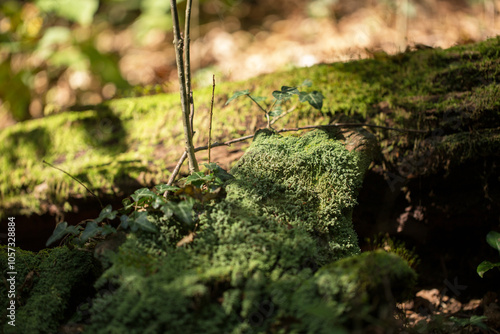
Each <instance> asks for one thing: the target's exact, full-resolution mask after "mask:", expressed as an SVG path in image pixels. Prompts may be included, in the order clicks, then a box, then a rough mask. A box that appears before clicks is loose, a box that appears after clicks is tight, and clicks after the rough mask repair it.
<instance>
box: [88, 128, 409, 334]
mask: <svg viewBox="0 0 500 334" xmlns="http://www.w3.org/2000/svg"><path fill="white" fill-rule="evenodd" d="M337 136H338V132H336V131H322V130H317V131H313V132H311V133H308V134H305V135H304V136H302V137H282V136H279V135H277V134H275V133H273V132H271V131H262V132H259V133H257V135H256V137H255V139H254V142H253V144H252V146H251V147H250V149H249V150H248V151H247V153H246V154H245V156H244V158H242V160H241V161H240V163H238V165H237V166H236V167H235V168H234V169H233V170H232V174H233V175H234V177H235V178H234V179H232V180H230V181H229V182H228V183H227V184H226V186H225V190H226V192H227V196H226V198H225V199H223V200H221V201H220V202H217V203H211V204H207V205H205V206H204V208H203V210H202V211H201V213H200V215H199V220H198V226H199V227H198V230H197V232H196V237H195V238H194V241H192V242H191V243H188V244H187V245H185V246H182V247H176V245H175V243H173V244H172V243H171V242H168V240H170V238H171V237H172V235H174V234H175V233H176V232H175V230H176V228H177V227H176V226H175V224H174V223H173V222H172V221H169V220H168V219H162V218H161V217H157V216H153V215H151V216H149V218H150V219H151V221H154V223H155V224H156V225H157V226H158V227H159V230H161V231H163V232H162V233H165V235H166V237H165V238H163V239H165V240H163V239H162V237H161V235H162V233H161V234H160V236H158V235H157V236H153V235H151V234H149V233H147V232H140V233H135V234H131V235H129V237H128V240H127V241H126V242H125V244H123V245H122V246H121V248H120V250H119V251H118V253H116V254H115V255H111V256H110V260H111V262H112V266H111V267H110V268H109V269H108V270H107V271H106V273H105V274H104V276H103V277H102V279H101V280H100V281H99V284H104V283H105V282H106V279H107V280H110V281H112V282H113V283H115V284H117V285H118V286H119V288H118V289H117V290H116V291H114V292H113V293H110V294H107V295H105V296H103V297H99V298H97V299H95V300H94V302H93V305H92V309H91V314H92V316H91V318H90V322H91V324H90V325H89V326H87V328H86V331H87V332H89V333H122V332H127V333H148V332H151V333H153V332H154V333H157V332H165V333H167V332H168V333H180V332H189V333H201V332H203V333H220V332H225V333H260V332H270V331H271V332H273V331H274V332H280V331H283V330H285V331H286V329H287V328H292V327H293V328H294V331H292V332H303V331H304V330H306V329H308V328H309V327H310V326H311V325H310V323H309V322H308V321H306V320H303V319H302V318H301V315H302V314H303V312H304V311H303V308H301V306H300V305H301V303H302V299H303V298H306V296H305V294H304V293H302V292H300V291H301V290H300V289H301V286H302V285H303V284H304V283H305V282H310V283H309V284H312V285H314V284H317V281H318V280H321V279H322V277H323V276H315V275H314V273H315V272H316V271H317V270H318V268H320V267H321V266H322V265H324V264H326V263H328V262H331V261H334V260H338V259H341V258H346V257H350V256H353V255H356V254H358V253H359V247H358V244H357V237H356V234H355V233H354V231H353V229H352V223H351V218H350V217H351V216H350V214H351V210H352V208H353V206H354V205H355V203H356V200H355V196H356V191H357V189H358V188H359V186H360V185H361V181H362V176H363V173H364V171H365V168H366V167H367V166H366V164H364V163H362V162H361V161H364V160H363V159H361V158H360V154H361V153H359V152H357V151H351V152H349V151H348V150H347V149H346V148H345V147H344V145H343V144H342V143H340V142H339V141H338V140H336V138H337ZM169 227H171V229H172V231H169ZM131 252H133V253H134V254H133V256H131V254H130V253H131ZM384 256H387V257H390V258H391V259H392V256H393V255H389V254H387V255H385V254H384V255H382V256H381V257H380V258H379V257H377V259H376V262H377V263H379V261H380V263H382V264H380V267H383V266H384V265H386V262H391V261H390V260H387V259H386V257H384ZM363 259H364V257H363ZM353 261H354V262H356V261H355V260H353ZM384 261H385V262H384ZM358 262H359V265H360V266H365V265H366V261H365V260H362V259H360V260H357V262H356V263H358ZM403 263H404V262H403ZM378 266H379V265H378V264H374V265H373V266H371V267H370V266H367V267H366V268H371V269H374V270H378ZM375 267H376V268H375ZM388 268H389V269H387V270H389V271H390V270H392V266H388ZM356 270H357V272H358V273H363V272H364V271H363V269H361V268H358V269H356ZM398 270H399V269H398ZM408 270H409V271H410V272H411V270H410V269H408ZM402 271H403V272H404V270H402ZM405 275H406V272H404V273H403V274H402V276H401V277H403V276H405ZM360 277H361V281H358V280H359V279H360V278H359V277H356V276H349V275H347V274H346V273H343V274H342V275H340V274H339V277H338V278H339V279H341V281H342V282H344V280H345V279H347V278H348V279H349V280H352V281H353V283H352V284H353V285H354V286H360V287H364V286H365V285H366V284H367V282H365V280H370V279H371V278H369V277H368V275H364V276H360ZM398 277H399V276H398ZM336 279H337V278H333V277H332V282H331V283H332V284H333V285H335V284H337V283H335V282H336V281H335V280H336ZM391 279H392V277H391ZM342 284H344V283H342ZM345 284H350V283H349V282H345ZM374 284H375V285H376V284H382V283H374ZM337 285H338V284H337ZM338 286H341V285H338ZM332 289H335V287H334V286H332ZM363 296H364V295H363ZM330 297H331V298H332V300H333V299H335V300H336V303H337V304H338V305H339V307H338V308H337V309H335V312H334V313H332V315H333V317H334V319H333V320H332V321H333V323H334V325H335V326H336V327H338V328H342V327H343V326H344V325H346V324H347V323H346V319H347V318H348V316H347V313H346V312H347V311H346V310H352V312H356V311H355V310H357V309H358V308H359V307H361V306H360V305H358V304H359V301H361V300H363V298H359V297H358V294H357V293H353V294H348V295H346V297H345V298H342V299H336V298H337V297H336V296H335V294H331V296H330ZM321 298H322V297H321V296H320V297H317V298H316V299H314V300H311V302H314V303H317V304H318V305H320V306H321V305H322V306H321V307H323V309H322V312H323V311H325V312H329V311H331V310H330V309H329V308H328V307H329V306H328V305H323V304H322V302H321V300H322V299H321ZM303 301H304V302H309V300H307V299H304V300H303ZM352 301H353V302H354V304H352V303H351V302H352ZM363 307H364V306H363ZM335 314H342V315H344V316H343V317H338V318H337V317H336V316H335ZM330 324H331V322H326V323H325V324H324V325H323V327H322V330H323V332H327V330H329V329H331V328H330V327H329V326H330ZM292 325H293V326H292ZM291 326H292V327H291Z"/></svg>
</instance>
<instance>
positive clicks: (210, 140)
mask: <svg viewBox="0 0 500 334" xmlns="http://www.w3.org/2000/svg"><path fill="white" fill-rule="evenodd" d="M212 80H213V86H212V104H211V105H210V123H209V125H208V163H210V145H211V144H212V116H213V114H214V95H215V74H214V75H212Z"/></svg>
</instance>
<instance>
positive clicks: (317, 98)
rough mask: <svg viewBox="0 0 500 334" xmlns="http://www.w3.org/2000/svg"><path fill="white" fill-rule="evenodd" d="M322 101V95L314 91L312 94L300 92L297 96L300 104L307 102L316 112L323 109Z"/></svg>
mask: <svg viewBox="0 0 500 334" xmlns="http://www.w3.org/2000/svg"><path fill="white" fill-rule="evenodd" d="M323 99H324V96H323V94H321V92H318V91H316V90H315V91H313V92H312V93H306V92H300V94H299V100H300V102H305V101H307V102H309V104H310V105H311V106H312V107H313V108H316V109H318V110H321V108H323Z"/></svg>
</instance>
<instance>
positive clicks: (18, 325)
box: [0, 246, 100, 334]
mask: <svg viewBox="0 0 500 334" xmlns="http://www.w3.org/2000/svg"><path fill="white" fill-rule="evenodd" d="M9 252H10V251H9ZM7 253H8V248H7V247H6V246H0V270H1V271H2V273H3V274H4V275H7V272H11V271H12V270H8V266H7V265H8V262H7ZM15 272H16V273H17V274H16V275H15V280H16V299H15V300H16V304H15V305H16V314H15V326H11V325H10V324H8V323H7V322H8V321H11V320H12V319H9V318H7V317H6V312H7V311H6V310H7V306H8V305H9V304H8V303H9V302H10V299H8V298H4V297H2V298H1V303H0V306H1V308H2V317H1V320H0V326H1V327H2V329H3V331H2V333H6V334H7V333H33V334H36V333H41V334H42V333H43V334H47V333H58V328H59V325H60V324H61V322H63V321H64V320H67V319H68V317H69V316H70V315H71V313H72V312H74V309H76V305H78V303H80V302H82V301H83V300H85V298H87V297H88V296H89V295H90V292H91V291H92V290H93V286H92V285H93V282H94V281H95V279H96V277H97V276H98V275H99V274H100V265H99V264H98V263H97V262H96V261H95V260H94V258H93V256H92V254H91V253H89V252H85V251H79V250H70V249H68V248H66V247H60V248H54V249H48V250H44V251H40V252H38V253H33V252H28V251H24V250H21V249H19V248H15ZM8 276H9V277H10V275H8ZM9 277H5V278H9ZM6 288H7V286H6V285H3V284H1V285H0V293H1V294H2V296H7V289H6Z"/></svg>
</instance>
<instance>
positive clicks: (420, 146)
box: [0, 37, 500, 216]
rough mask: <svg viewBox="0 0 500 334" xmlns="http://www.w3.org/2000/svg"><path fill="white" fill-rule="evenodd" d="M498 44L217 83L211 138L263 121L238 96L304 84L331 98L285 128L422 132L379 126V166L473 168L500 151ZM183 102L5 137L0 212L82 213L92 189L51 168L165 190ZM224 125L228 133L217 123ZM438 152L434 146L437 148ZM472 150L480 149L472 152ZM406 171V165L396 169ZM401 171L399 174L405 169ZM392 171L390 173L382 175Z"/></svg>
mask: <svg viewBox="0 0 500 334" xmlns="http://www.w3.org/2000/svg"><path fill="white" fill-rule="evenodd" d="M499 49H500V38H499V37H496V38H492V39H489V40H487V41H485V42H481V43H476V44H471V45H463V46H457V47H454V48H450V49H448V50H441V49H432V50H422V51H416V52H405V53H401V54H398V55H395V56H387V57H380V58H377V59H368V60H361V61H352V62H348V63H334V64H322V65H318V66H313V67H310V68H301V69H295V70H293V71H288V72H282V73H273V74H270V75H265V76H260V77H258V78H254V79H251V80H248V81H244V82H238V83H224V84H221V85H218V86H217V90H216V96H215V113H214V127H213V131H212V136H213V140H214V141H224V140H229V139H233V138H235V137H238V136H240V135H242V134H248V132H249V131H248V129H250V132H252V131H255V130H257V129H258V128H260V127H262V126H263V125H264V117H263V115H262V112H261V111H259V110H258V109H257V107H256V106H254V105H252V102H251V101H250V100H249V99H238V100H236V101H234V102H232V103H231V104H229V105H228V106H224V103H225V102H226V101H227V98H228V96H231V95H232V94H233V92H234V91H237V90H242V89H250V90H251V92H252V93H253V94H255V95H262V96H268V97H270V96H271V92H272V91H273V90H275V89H279V87H281V86H282V85H288V86H294V85H300V84H301V83H302V82H303V81H304V79H310V80H311V81H312V82H313V88H314V89H316V90H318V91H321V92H322V94H323V95H324V97H325V98H324V105H323V109H322V111H321V112H319V111H316V110H313V109H312V108H311V107H309V106H308V105H306V104H299V105H298V106H297V108H296V110H295V112H294V113H291V114H289V115H287V116H286V117H284V118H283V119H282V120H280V123H279V124H280V126H283V127H287V126H302V125H308V124H327V123H329V122H332V121H339V120H340V121H342V120H344V119H345V118H346V117H347V118H348V119H349V121H350V122H352V121H360V122H367V123H371V124H376V125H383V126H390V127H396V128H411V129H420V130H428V131H429V132H428V133H427V134H415V133H404V132H403V133H400V134H398V133H395V132H394V131H388V130H382V129H373V131H372V132H374V133H375V134H376V135H377V136H378V139H379V142H380V144H381V147H382V151H383V153H384V159H385V161H384V165H383V166H384V169H387V170H388V172H389V173H393V174H397V175H398V176H399V175H400V174H401V176H402V177H403V178H407V177H415V176H417V175H425V174H430V173H434V172H436V171H440V170H443V169H446V168H452V167H454V166H458V165H460V164H462V163H463V162H464V161H478V160H481V159H483V158H485V157H486V158H487V157H491V156H494V155H495V152H498V151H499V149H500V140H499V139H498V138H500V129H499V126H498V124H499V122H500V113H499V103H500V102H499V101H500V88H499V87H500V86H499V84H498V82H499V80H500V74H499V72H498V70H497V68H498V65H499V62H500V53H499V52H498V50H499ZM210 93H211V88H207V89H201V90H198V91H196V92H195V100H196V106H197V109H196V117H195V120H194V122H195V124H194V129H195V130H196V131H197V134H196V136H195V138H194V139H195V141H196V142H197V143H198V144H206V142H207V137H208V134H207V133H206V131H202V130H200V129H206V128H208V124H209V116H208V115H209V113H208V110H209V109H210V100H211V98H210ZM179 105H180V104H179V96H178V94H168V95H156V96H146V97H141V98H127V99H119V100H113V101H108V102H106V103H104V104H102V105H99V106H91V107H88V108H79V110H80V111H76V110H75V111H69V112H64V113H61V114H58V115H54V116H51V117H46V118H43V119H36V120H31V121H28V122H24V123H19V124H16V125H14V126H12V127H9V128H7V129H3V130H1V131H0V142H1V143H2V145H1V146H0V169H1V171H0V215H2V214H3V215H6V214H11V215H15V214H23V215H27V216H28V215H30V214H34V213H36V214H43V213H47V212H49V209H50V211H54V209H55V208H57V211H58V212H57V213H58V214H64V213H65V212H71V211H76V210H77V206H78V205H77V204H76V203H75V202H76V201H75V199H79V198H81V197H87V196H88V193H87V192H86V190H85V189H84V188H83V187H81V186H80V185H79V184H78V183H76V182H75V181H74V180H72V179H71V178H69V177H68V176H67V175H64V174H63V173H61V172H60V171H57V170H55V169H52V168H50V167H48V166H46V165H44V164H43V162H42V160H44V159H45V160H46V161H48V162H50V163H52V164H54V165H56V166H57V167H59V168H62V169H64V170H65V171H67V172H69V173H71V174H72V175H74V176H76V177H78V178H79V179H81V180H82V181H83V182H84V183H85V184H86V185H87V186H88V187H89V188H91V189H92V190H93V191H94V192H96V193H98V194H99V195H102V196H110V197H111V196H112V197H116V196H117V195H118V196H120V195H123V196H126V195H128V194H129V193H131V192H133V191H134V190H135V189H137V188H140V187H144V186H152V185H154V184H158V183H161V182H163V181H165V180H166V179H167V178H168V176H169V175H168V174H169V172H168V168H167V167H172V165H175V162H176V161H177V159H178V157H179V155H180V154H181V153H182V128H181V126H180V122H178V121H175V120H178V119H180V115H179ZM220 124H224V126H220ZM437 146H438V147H437ZM476 147H480V148H482V149H481V150H475V148H476ZM398 165H404V168H398V167H399V166H398ZM403 169H404V170H403ZM387 170H386V172H387Z"/></svg>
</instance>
